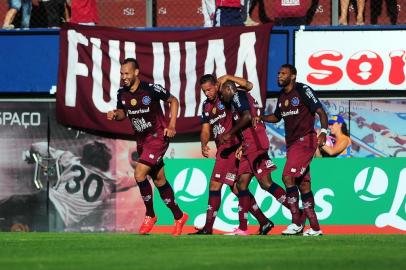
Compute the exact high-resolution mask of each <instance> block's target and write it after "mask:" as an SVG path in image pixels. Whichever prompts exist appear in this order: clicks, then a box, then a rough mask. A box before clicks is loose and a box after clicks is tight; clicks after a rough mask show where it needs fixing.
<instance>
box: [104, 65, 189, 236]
mask: <svg viewBox="0 0 406 270" xmlns="http://www.w3.org/2000/svg"><path fill="white" fill-rule="evenodd" d="M139 73H140V68H139V65H138V62H137V60H135V59H133V58H127V59H125V60H124V62H123V63H122V65H121V70H120V74H121V80H122V83H123V87H122V88H121V89H119V91H118V93H117V109H116V110H112V111H109V112H107V119H108V120H116V121H121V120H124V119H125V118H127V117H128V118H129V119H130V121H131V124H132V127H133V130H134V136H135V139H136V141H137V148H138V154H139V160H138V163H137V164H136V167H135V171H134V178H135V180H136V181H137V183H138V186H139V188H140V192H141V196H142V198H143V200H144V204H145V208H146V215H145V218H144V222H143V223H142V225H141V228H140V231H139V233H140V234H147V233H148V232H150V231H151V230H152V228H153V226H154V224H155V223H156V222H157V217H156V216H155V212H154V206H153V198H152V188H151V185H150V184H149V182H148V181H147V175H149V176H151V178H152V179H153V180H154V184H155V186H156V187H157V188H158V191H159V194H160V196H161V198H162V200H163V201H164V203H165V204H166V206H167V207H168V208H169V209H170V210H171V211H172V214H173V216H174V219H175V227H174V230H173V232H172V235H174V236H177V235H180V234H181V233H182V228H183V226H184V225H185V223H186V221H187V219H188V215H187V214H186V213H184V212H182V211H181V210H180V208H179V206H178V204H177V203H176V201H175V196H174V192H173V189H172V187H171V186H170V184H169V182H168V181H167V180H166V177H165V172H164V163H163V157H164V154H165V152H166V150H167V149H168V146H169V138H172V137H174V136H175V134H176V130H175V125H176V117H177V114H178V109H179V102H178V100H177V99H176V98H175V97H174V96H172V95H171V94H170V93H169V91H168V90H166V89H165V88H163V87H162V86H161V85H158V84H153V83H147V82H145V81H141V80H140V79H139V77H138V76H139ZM161 100H162V101H164V102H166V103H168V104H169V105H170V110H171V111H170V113H171V114H170V115H171V118H170V120H169V123H168V122H167V121H166V119H165V117H164V114H163V112H162V109H161V104H160V101H161Z"/></svg>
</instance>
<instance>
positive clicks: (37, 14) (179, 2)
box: [0, 0, 406, 28]
mask: <svg viewBox="0 0 406 270" xmlns="http://www.w3.org/2000/svg"><path fill="white" fill-rule="evenodd" d="M203 1H204V0H203ZM251 1H252V2H253V5H254V6H253V7H252V8H251V12H250V15H251V17H252V19H253V20H254V21H256V22H259V23H261V22H265V21H267V20H268V19H270V20H273V19H274V17H275V14H274V8H273V7H274V5H275V3H276V2H277V1H285V2H286V3H288V2H289V3H294V2H296V1H299V0H251ZM300 1H302V2H303V1H304V2H306V1H307V3H308V12H307V22H308V24H309V25H337V24H339V23H341V24H343V22H344V19H343V18H342V17H341V19H340V13H342V12H341V10H348V20H345V22H346V23H347V24H348V25H355V24H356V23H357V10H358V6H357V3H358V2H363V3H365V8H364V11H363V12H361V14H363V20H362V21H363V22H364V23H365V24H366V25H369V24H406V14H405V13H406V0H361V1H360V0H341V1H340V0H300ZM60 2H65V1H64V0H32V11H31V20H30V27H32V28H35V27H50V26H55V25H50V24H49V17H50V15H51V16H55V14H57V16H58V17H60V24H61V23H63V21H64V20H65V18H64V14H65V9H64V8H63V6H62V7H61V5H57V3H60ZM242 2H244V1H242ZM346 2H349V5H348V8H344V9H341V8H340V7H341V4H343V3H344V4H345V3H346ZM49 3H55V6H54V8H53V9H49V8H47V5H49ZM96 4H97V10H98V14H99V18H100V19H99V23H98V24H99V25H103V26H115V27H196V26H203V24H204V16H203V8H202V0H96ZM7 11H8V1H7V0H0V19H1V20H2V21H4V17H5V15H6V13H7ZM50 13H52V14H50ZM21 17H22V16H21V12H18V13H17V16H16V17H15V19H14V21H13V24H14V25H15V27H16V28H19V27H21Z"/></svg>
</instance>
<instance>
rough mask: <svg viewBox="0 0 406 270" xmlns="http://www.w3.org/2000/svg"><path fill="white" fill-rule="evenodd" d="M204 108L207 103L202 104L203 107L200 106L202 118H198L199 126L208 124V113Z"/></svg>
mask: <svg viewBox="0 0 406 270" xmlns="http://www.w3.org/2000/svg"><path fill="white" fill-rule="evenodd" d="M206 106H207V103H206V102H204V103H203V106H202V116H201V117H200V123H201V124H204V123H210V119H209V112H207V111H206Z"/></svg>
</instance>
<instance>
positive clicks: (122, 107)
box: [116, 90, 125, 111]
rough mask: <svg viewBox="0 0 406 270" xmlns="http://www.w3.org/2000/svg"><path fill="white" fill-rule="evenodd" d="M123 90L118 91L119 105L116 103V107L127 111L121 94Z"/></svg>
mask: <svg viewBox="0 0 406 270" xmlns="http://www.w3.org/2000/svg"><path fill="white" fill-rule="evenodd" d="M122 93H123V92H122V91H121V90H118V93H117V105H116V109H121V110H124V111H125V108H124V105H123V101H122V100H121V95H122Z"/></svg>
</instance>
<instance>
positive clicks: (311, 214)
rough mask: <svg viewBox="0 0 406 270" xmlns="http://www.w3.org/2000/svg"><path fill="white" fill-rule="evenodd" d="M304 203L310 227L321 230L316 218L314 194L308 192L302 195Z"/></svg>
mask: <svg viewBox="0 0 406 270" xmlns="http://www.w3.org/2000/svg"><path fill="white" fill-rule="evenodd" d="M302 202H303V210H304V212H305V213H306V216H307V218H308V219H309V223H310V227H311V228H312V229H313V230H315V231H318V230H320V225H319V221H318V219H317V216H316V212H315V211H314V206H315V204H314V197H313V192H311V191H310V192H308V193H305V194H302Z"/></svg>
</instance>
